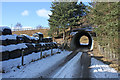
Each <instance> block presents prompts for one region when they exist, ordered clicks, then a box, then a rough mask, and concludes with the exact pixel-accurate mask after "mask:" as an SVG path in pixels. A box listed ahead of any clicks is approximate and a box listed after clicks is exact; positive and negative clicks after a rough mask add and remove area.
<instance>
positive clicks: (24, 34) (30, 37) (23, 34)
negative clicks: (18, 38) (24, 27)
mask: <svg viewBox="0 0 120 80" xmlns="http://www.w3.org/2000/svg"><path fill="white" fill-rule="evenodd" d="M21 35H23V36H26V37H27V38H29V39H32V38H31V37H30V36H29V35H27V34H21Z"/></svg>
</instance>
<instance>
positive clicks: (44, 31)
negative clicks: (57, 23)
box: [12, 29, 49, 37]
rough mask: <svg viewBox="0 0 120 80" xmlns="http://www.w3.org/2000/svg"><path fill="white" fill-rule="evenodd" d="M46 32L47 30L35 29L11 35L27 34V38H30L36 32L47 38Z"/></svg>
mask: <svg viewBox="0 0 120 80" xmlns="http://www.w3.org/2000/svg"><path fill="white" fill-rule="evenodd" d="M48 30H49V29H37V30H25V31H13V32H12V34H17V35H20V34H27V35H29V36H32V35H33V34H34V33H36V32H41V33H43V35H44V37H48Z"/></svg>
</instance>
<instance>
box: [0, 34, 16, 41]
mask: <svg viewBox="0 0 120 80" xmlns="http://www.w3.org/2000/svg"><path fill="white" fill-rule="evenodd" d="M16 38H17V35H16V34H14V35H1V36H0V40H6V39H8V40H16Z"/></svg>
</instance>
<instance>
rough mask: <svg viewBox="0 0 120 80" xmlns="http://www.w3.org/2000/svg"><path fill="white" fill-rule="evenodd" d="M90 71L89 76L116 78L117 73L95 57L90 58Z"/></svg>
mask: <svg viewBox="0 0 120 80" xmlns="http://www.w3.org/2000/svg"><path fill="white" fill-rule="evenodd" d="M90 72H91V78H118V73H117V71H116V70H115V69H113V68H110V67H109V66H108V65H106V64H104V63H103V62H101V61H99V60H97V59H95V58H91V66H90Z"/></svg>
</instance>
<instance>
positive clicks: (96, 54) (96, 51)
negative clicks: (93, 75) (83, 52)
mask: <svg viewBox="0 0 120 80" xmlns="http://www.w3.org/2000/svg"><path fill="white" fill-rule="evenodd" d="M97 45H98V43H97V41H94V48H93V52H92V53H93V54H94V56H93V57H94V58H96V59H98V60H100V61H102V62H103V63H105V64H108V65H109V66H110V67H112V68H114V69H115V70H117V71H118V72H119V70H118V64H117V62H115V61H111V60H109V59H108V58H105V57H104V55H102V54H101V52H100V51H99V49H98V46H97ZM90 53H91V52H90Z"/></svg>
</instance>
